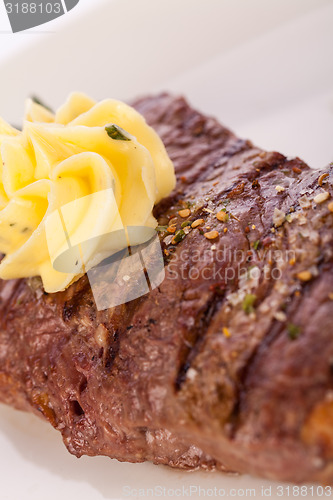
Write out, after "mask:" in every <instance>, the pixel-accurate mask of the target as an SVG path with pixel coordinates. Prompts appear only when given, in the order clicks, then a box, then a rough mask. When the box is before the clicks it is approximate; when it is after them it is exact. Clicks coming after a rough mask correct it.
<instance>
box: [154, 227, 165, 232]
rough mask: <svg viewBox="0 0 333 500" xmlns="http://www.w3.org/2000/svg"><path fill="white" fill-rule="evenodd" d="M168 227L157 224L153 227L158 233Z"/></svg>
mask: <svg viewBox="0 0 333 500" xmlns="http://www.w3.org/2000/svg"><path fill="white" fill-rule="evenodd" d="M167 229H168V226H157V227H155V231H157V232H158V233H164V232H165V231H166V230H167Z"/></svg>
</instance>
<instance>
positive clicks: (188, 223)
mask: <svg viewBox="0 0 333 500" xmlns="http://www.w3.org/2000/svg"><path fill="white" fill-rule="evenodd" d="M190 225H191V221H189V220H186V221H185V222H182V224H181V227H182V228H184V227H187V226H190Z"/></svg>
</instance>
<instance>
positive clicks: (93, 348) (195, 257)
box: [0, 94, 333, 484]
mask: <svg viewBox="0 0 333 500" xmlns="http://www.w3.org/2000/svg"><path fill="white" fill-rule="evenodd" d="M134 105H135V107H136V108H137V109H138V110H139V111H140V112H141V113H143V115H144V116H145V117H146V119H147V120H148V122H149V123H150V124H151V125H152V126H153V127H154V128H155V129H156V131H157V132H158V133H159V134H160V136H161V137H162V139H163V141H164V143H165V145H166V147H167V150H168V152H169V155H170V157H171V158H172V160H173V161H174V164H175V168H176V173H177V178H178V183H177V187H176V190H175V191H174V193H173V194H172V195H171V196H170V197H169V198H167V199H165V200H163V201H162V202H161V203H160V204H159V205H158V206H157V207H156V210H155V215H156V216H157V218H158V220H159V224H160V225H161V226H164V225H168V224H169V222H170V220H171V219H174V220H171V223H172V224H174V225H176V227H177V229H176V231H177V233H175V234H176V235H177V237H176V238H175V240H173V241H170V239H172V238H174V237H175V234H173V235H172V234H171V235H170V234H169V233H168V232H160V237H161V241H162V247H163V251H164V257H165V265H166V267H165V270H166V278H165V280H164V281H163V283H162V284H161V285H160V286H159V287H158V288H156V289H155V290H153V291H151V292H150V293H149V294H147V295H145V296H144V297H141V298H140V299H137V300H135V301H132V302H129V303H127V304H125V305H122V306H118V307H116V308H113V309H109V310H106V311H101V312H98V311H97V310H96V307H95V303H94V299H93V296H92V292H91V289H90V286H89V282H88V280H87V277H86V276H85V277H83V278H81V280H80V281H78V282H77V283H75V284H74V285H72V286H71V287H70V288H69V289H68V290H66V291H65V292H62V293H57V294H52V295H46V294H44V293H43V290H42V289H41V287H40V285H39V284H38V282H37V284H36V283H35V282H34V280H13V281H8V282H1V283H0V400H1V401H2V402H4V403H7V404H9V405H12V406H14V407H16V408H18V409H21V410H26V411H32V412H34V413H36V414H39V415H41V416H43V417H44V418H45V419H47V420H48V421H49V422H50V423H51V424H52V425H53V426H54V427H55V428H56V429H59V431H60V432H61V433H62V436H63V439H64V442H65V445H66V446H67V448H68V450H69V451H70V452H71V453H73V454H74V455H76V456H78V457H79V456H81V455H107V456H110V457H114V458H117V459H118V460H122V461H130V462H140V461H144V460H150V461H152V462H154V463H156V464H168V465H170V466H173V467H180V468H189V469H193V468H197V467H204V468H214V467H217V468H219V469H227V470H236V471H240V472H246V473H251V474H255V475H259V476H262V477H266V478H271V479H278V480H288V481H293V482H304V481H322V482H326V483H331V484H333V301H332V299H333V295H332V294H333V213H332V210H333V208H332V205H330V199H326V198H327V196H328V195H327V194H325V193H329V194H330V196H331V200H332V195H333V190H332V169H329V168H328V169H327V170H326V171H325V172H326V173H327V174H328V175H326V176H325V175H322V173H323V172H320V173H318V172H315V171H313V170H310V169H309V168H308V167H307V166H306V165H305V164H304V163H303V162H302V161H301V160H299V159H297V158H296V159H287V158H286V157H284V156H283V155H281V154H279V153H266V152H264V151H262V150H260V149H258V148H257V147H255V146H253V145H252V144H251V143H250V142H249V141H244V140H241V139H238V138H237V137H235V135H234V134H233V133H231V132H230V131H229V130H227V129H226V128H224V127H223V126H222V125H220V124H219V123H217V121H216V120H214V119H212V118H207V117H205V116H203V115H201V114H200V113H198V112H197V111H194V110H193V109H191V108H190V107H189V106H188V104H187V103H186V102H185V101H184V100H183V99H182V98H174V97H170V96H169V95H166V94H163V95H159V96H156V97H147V98H144V99H141V100H138V101H137V102H136V103H134ZM325 172H324V173H325ZM319 176H321V178H320V180H319V183H318V178H319ZM318 195H319V196H318ZM188 208H189V209H190V211H191V213H190V215H189V216H188V217H187V218H184V217H181V216H180V215H179V214H178V212H179V211H181V210H186V209H188ZM330 209H331V210H330ZM218 212H220V214H219V219H222V220H219V219H218V218H217V217H216V214H217V213H218ZM184 214H185V215H186V212H182V215H184ZM198 219H199V221H198ZM200 219H203V221H200ZM184 221H185V222H186V221H190V222H191V224H192V223H193V222H194V221H198V222H196V224H197V227H196V228H192V227H191V226H190V225H187V226H186V225H184V224H183V226H185V227H183V228H181V224H182V223H183V222H184ZM196 224H194V226H195V225H196ZM178 231H180V232H179V233H178ZM214 231H217V232H218V237H215V238H214V236H216V233H214ZM207 233H208V234H207Z"/></svg>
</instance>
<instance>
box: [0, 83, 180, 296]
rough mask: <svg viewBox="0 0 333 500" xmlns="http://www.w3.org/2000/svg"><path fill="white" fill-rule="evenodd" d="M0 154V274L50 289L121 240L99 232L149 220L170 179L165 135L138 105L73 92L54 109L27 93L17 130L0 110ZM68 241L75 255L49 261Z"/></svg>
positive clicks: (172, 181)
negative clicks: (66, 264) (67, 262)
mask: <svg viewBox="0 0 333 500" xmlns="http://www.w3.org/2000/svg"><path fill="white" fill-rule="evenodd" d="M110 124H111V126H113V125H115V126H116V131H118V130H119V131H120V133H119V134H118V135H117V134H116V136H113V135H112V134H111V135H110V133H108V131H107V130H109V129H106V127H107V126H109V125H110ZM119 127H120V128H119ZM115 137H116V138H115ZM0 160H1V163H0V165H1V167H0V252H1V253H3V254H5V257H4V259H3V260H2V261H1V263H0V278H2V279H12V278H26V277H31V276H41V278H42V281H43V285H44V288H45V291H47V292H49V293H53V292H58V291H60V290H64V289H65V288H66V287H68V286H69V285H70V284H71V283H72V282H73V281H75V280H76V279H78V278H79V277H80V276H81V275H82V273H83V272H85V271H87V270H88V269H89V268H91V267H93V266H94V265H97V264H98V263H99V262H101V260H103V259H104V258H105V257H106V256H108V255H110V254H111V253H113V252H116V251H119V250H121V249H122V248H123V247H124V242H120V241H118V242H117V241H112V242H111V240H110V239H109V240H106V239H105V237H104V235H107V234H110V233H112V232H115V231H118V230H119V229H121V228H124V227H125V228H126V227H128V226H146V227H151V228H154V227H156V225H157V223H156V220H155V219H154V217H153V215H152V210H153V207H154V205H155V204H156V203H157V202H158V201H159V200H161V199H162V198H163V197H165V196H167V195H168V194H170V192H171V190H172V189H173V188H174V186H175V174H174V168H173V164H172V162H171V160H170V159H169V157H168V155H167V153H166V150H165V148H164V146H163V143H162V141H161V140H160V138H159V137H158V135H157V134H156V132H155V131H154V130H153V129H152V128H151V127H149V126H148V125H147V123H146V122H145V120H144V118H143V117H142V116H141V115H140V114H139V113H138V112H137V111H135V110H134V109H133V108H131V107H130V106H128V105H126V104H124V103H122V102H119V101H116V100H112V99H107V100H105V101H102V102H100V103H96V102H95V101H93V100H92V99H90V98H89V97H87V96H86V95H84V94H80V93H74V94H72V95H70V96H69V98H68V100H67V101H66V102H65V104H64V105H63V106H61V107H60V108H59V109H58V111H57V112H56V113H55V114H52V113H51V112H50V111H48V110H47V109H45V108H44V107H43V106H41V105H40V104H36V103H35V102H33V101H32V100H28V102H27V104H26V112H25V121H24V126H23V130H22V132H20V131H18V130H15V129H14V128H12V127H10V126H9V125H8V124H7V123H6V122H4V121H3V120H0ZM82 242H88V243H86V244H85V245H83V246H82V248H83V250H82V248H81V247H80V245H81V243H82ZM136 243H140V241H137V242H136ZM68 247H70V248H72V247H73V252H74V249H76V250H77V248H79V247H80V252H81V254H80V257H81V260H80V259H79V258H77V259H76V260H75V259H74V260H75V262H74V264H73V265H72V268H71V272H60V271H59V270H57V269H56V268H55V267H56V266H54V262H55V261H56V260H57V259H58V262H59V259H60V261H61V258H62V256H63V255H65V253H66V251H67V250H68ZM76 250H75V251H76ZM77 251H78V250H77ZM64 252H65V253H64ZM82 252H83V254H84V255H82ZM73 255H75V252H74V253H73ZM79 261H80V262H79ZM73 266H74V267H73ZM75 266H77V267H75Z"/></svg>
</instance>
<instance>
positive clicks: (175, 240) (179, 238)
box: [172, 229, 186, 243]
mask: <svg viewBox="0 0 333 500" xmlns="http://www.w3.org/2000/svg"><path fill="white" fill-rule="evenodd" d="M185 236H186V235H185V233H184V231H183V230H182V229H179V231H177V232H176V234H175V235H174V237H173V239H172V243H180V242H181V241H182V240H183V239H184V238H185Z"/></svg>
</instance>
